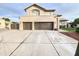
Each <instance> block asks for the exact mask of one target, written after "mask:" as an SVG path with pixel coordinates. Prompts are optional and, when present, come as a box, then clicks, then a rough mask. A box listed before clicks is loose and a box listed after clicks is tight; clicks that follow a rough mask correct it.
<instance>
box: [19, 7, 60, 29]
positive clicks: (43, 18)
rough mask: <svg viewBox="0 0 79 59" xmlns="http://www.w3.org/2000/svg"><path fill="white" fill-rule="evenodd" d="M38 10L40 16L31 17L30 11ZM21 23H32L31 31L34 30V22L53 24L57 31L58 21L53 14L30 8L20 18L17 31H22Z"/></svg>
mask: <svg viewBox="0 0 79 59" xmlns="http://www.w3.org/2000/svg"><path fill="white" fill-rule="evenodd" d="M34 9H36V10H39V11H40V15H33V13H32V10H34ZM23 22H32V30H34V23H35V22H53V23H54V29H59V19H57V18H55V17H54V12H46V11H44V10H42V9H40V8H37V7H35V6H32V7H30V8H28V9H27V10H26V15H25V16H21V17H20V23H19V29H20V30H23Z"/></svg>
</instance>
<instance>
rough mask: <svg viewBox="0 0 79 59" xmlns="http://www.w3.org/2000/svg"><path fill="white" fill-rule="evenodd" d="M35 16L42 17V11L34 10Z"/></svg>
mask: <svg viewBox="0 0 79 59" xmlns="http://www.w3.org/2000/svg"><path fill="white" fill-rule="evenodd" d="M32 13H33V15H35V16H39V15H40V11H39V10H37V9H34V10H32Z"/></svg>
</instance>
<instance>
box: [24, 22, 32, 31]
mask: <svg viewBox="0 0 79 59" xmlns="http://www.w3.org/2000/svg"><path fill="white" fill-rule="evenodd" d="M23 29H24V30H32V22H24V23H23Z"/></svg>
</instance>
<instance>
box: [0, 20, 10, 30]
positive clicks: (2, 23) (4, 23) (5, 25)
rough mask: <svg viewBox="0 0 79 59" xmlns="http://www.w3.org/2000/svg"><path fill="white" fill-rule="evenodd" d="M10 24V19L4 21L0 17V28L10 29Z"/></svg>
mask: <svg viewBox="0 0 79 59" xmlns="http://www.w3.org/2000/svg"><path fill="white" fill-rule="evenodd" d="M10 24H11V22H10V21H6V20H4V19H2V18H0V29H10V28H11V26H10Z"/></svg>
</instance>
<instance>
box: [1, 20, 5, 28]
mask: <svg viewBox="0 0 79 59" xmlns="http://www.w3.org/2000/svg"><path fill="white" fill-rule="evenodd" d="M0 28H5V21H4V20H3V19H0Z"/></svg>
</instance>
